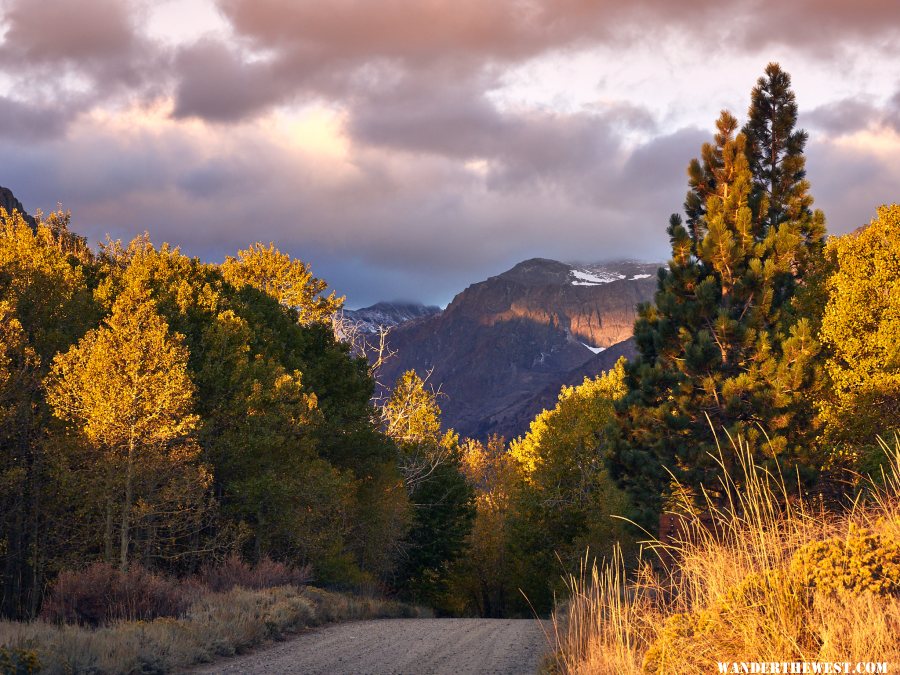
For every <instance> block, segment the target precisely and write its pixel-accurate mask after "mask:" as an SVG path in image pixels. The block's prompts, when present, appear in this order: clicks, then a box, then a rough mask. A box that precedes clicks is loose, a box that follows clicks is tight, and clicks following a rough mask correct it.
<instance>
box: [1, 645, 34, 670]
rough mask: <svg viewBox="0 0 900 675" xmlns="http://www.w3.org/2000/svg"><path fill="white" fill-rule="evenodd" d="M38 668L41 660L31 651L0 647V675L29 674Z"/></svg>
mask: <svg viewBox="0 0 900 675" xmlns="http://www.w3.org/2000/svg"><path fill="white" fill-rule="evenodd" d="M40 669H41V662H40V661H39V660H38V657H37V654H35V653H34V652H33V651H30V650H28V649H12V648H9V647H0V675H31V674H32V673H37V672H38V671H40Z"/></svg>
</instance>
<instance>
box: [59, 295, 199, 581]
mask: <svg viewBox="0 0 900 675" xmlns="http://www.w3.org/2000/svg"><path fill="white" fill-rule="evenodd" d="M187 362H188V350H187V348H186V347H185V345H184V340H183V338H182V336H181V335H178V334H171V333H170V332H169V329H168V325H167V324H166V322H165V320H164V319H163V318H162V317H161V316H160V315H159V314H158V313H157V311H156V308H155V305H154V303H153V301H152V300H151V299H150V297H149V294H148V292H147V291H146V289H144V288H142V287H141V286H132V287H130V288H128V289H127V290H126V291H125V292H123V293H122V294H121V295H120V296H119V297H118V299H117V300H116V302H115V304H114V305H113V310H112V314H111V315H110V317H109V318H108V319H107V320H106V322H105V324H104V325H103V326H101V327H100V328H97V329H94V330H92V331H89V332H88V333H87V334H86V335H85V336H84V337H83V338H82V339H81V340H80V341H79V342H78V343H77V344H75V345H74V346H72V347H71V348H70V349H69V350H68V351H67V352H65V353H61V354H59V355H57V357H56V358H55V359H54V361H53V367H52V369H51V372H50V375H49V376H48V383H47V402H48V403H49V404H50V405H51V406H52V407H53V409H54V413H55V414H56V415H57V416H58V417H60V418H61V419H63V420H66V421H67V422H69V423H70V424H71V425H72V426H73V427H74V428H75V429H77V430H78V431H79V432H81V433H82V434H83V435H84V437H85V438H86V439H87V441H88V442H89V443H90V444H91V445H92V446H93V447H94V448H95V449H96V450H97V451H98V452H99V457H98V461H97V464H96V474H95V480H96V481H100V482H104V481H105V482H106V483H107V489H108V494H109V495H110V497H109V500H110V501H109V503H110V506H109V511H108V513H109V516H108V524H107V534H106V540H107V543H106V547H107V557H110V556H111V551H112V548H111V546H112V544H111V536H112V533H111V526H112V510H113V506H112V504H113V503H114V502H115V501H116V500H117V497H114V496H113V495H122V497H121V503H119V504H116V506H115V510H116V512H117V513H118V515H119V524H118V529H119V539H120V553H119V560H120V565H121V566H122V567H123V568H124V567H126V566H127V564H128V559H129V555H130V548H131V544H132V539H131V533H132V530H133V529H134V528H135V526H136V523H135V522H134V521H135V519H138V520H140V519H142V518H144V519H146V520H147V521H148V522H153V518H154V516H155V515H156V514H157V513H160V512H165V513H167V516H168V517H167V523H166V527H167V528H169V529H171V528H173V527H174V526H175V523H178V522H179V517H178V516H179V515H182V516H184V518H182V520H183V519H185V518H186V519H187V520H188V521H190V520H192V519H193V518H194V517H195V516H196V515H197V512H199V511H201V510H202V506H203V502H204V493H205V491H206V489H207V488H208V487H209V485H210V483H211V476H210V474H209V472H208V471H207V470H206V468H205V467H203V466H200V465H199V463H198V458H199V454H200V448H199V446H198V445H197V444H196V442H195V441H194V440H193V438H192V437H191V434H192V432H193V431H194V430H195V428H196V427H197V424H198V417H197V416H196V415H193V414H192V413H191V407H192V397H193V392H194V387H193V384H192V383H191V380H190V378H189V376H188V372H187ZM161 504H166V507H162V506H161Z"/></svg>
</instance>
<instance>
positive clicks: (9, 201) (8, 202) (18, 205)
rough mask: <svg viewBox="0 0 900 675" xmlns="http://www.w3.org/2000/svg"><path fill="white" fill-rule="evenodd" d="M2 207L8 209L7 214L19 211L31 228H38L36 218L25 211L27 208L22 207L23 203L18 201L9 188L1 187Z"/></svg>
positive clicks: (0, 202)
mask: <svg viewBox="0 0 900 675" xmlns="http://www.w3.org/2000/svg"><path fill="white" fill-rule="evenodd" d="M0 207H2V208H4V209H6V212H7V213H12V212H13V211H18V212H19V213H21V214H22V217H23V218H24V219H25V221H26V222H27V223H28V224H29V225H31V227H37V225H36V223H35V221H34V218H32V217H31V216H30V215H29V214H28V212H27V211H25V207H24V206H22V202H20V201H19V200H18V199H16V196H15V195H14V194H13V193H12V190H10V189H9V188H5V187H3V186H2V185H0Z"/></svg>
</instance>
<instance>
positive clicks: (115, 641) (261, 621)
mask: <svg viewBox="0 0 900 675" xmlns="http://www.w3.org/2000/svg"><path fill="white" fill-rule="evenodd" d="M418 612H419V610H418V609H416V608H412V607H409V606H407V605H402V604H400V603H396V602H389V601H384V600H377V599H371V598H359V597H354V596H349V595H343V594H336V593H330V592H326V591H322V590H319V589H314V588H310V587H302V588H301V587H296V586H283V587H278V588H270V589H265V590H248V589H245V588H240V587H238V588H233V589H232V590H230V591H227V592H225V593H211V594H208V595H205V596H202V597H200V598H199V599H197V600H195V601H194V602H193V604H192V605H191V607H190V609H189V610H188V612H187V614H186V615H185V616H184V617H182V618H177V619H175V618H160V619H155V620H153V621H146V622H145V621H129V622H121V623H116V624H113V625H110V626H106V627H102V628H97V629H91V628H86V627H81V626H77V625H53V624H49V623H45V622H42V621H36V622H32V623H15V622H0V645H6V646H9V647H11V648H15V649H24V650H29V651H34V652H35V653H36V654H37V657H38V659H39V660H40V663H41V666H42V668H41V671H40V672H41V673H49V674H56V673H60V674H62V673H72V674H76V673H85V674H86V673H90V674H92V675H100V674H105V673H109V674H113V673H123V674H124V673H128V674H130V673H142V674H148V673H168V672H172V671H173V670H178V669H180V668H185V667H188V666H191V665H193V664H197V663H204V662H209V661H212V660H213V659H215V658H217V657H221V656H230V655H232V654H235V653H240V652H242V651H246V650H248V649H251V648H253V647H255V646H257V645H260V644H262V643H263V642H265V641H267V640H278V639H282V638H283V637H284V636H285V635H287V634H290V633H292V632H295V631H298V630H300V629H303V628H306V627H311V626H317V625H321V624H323V623H328V622H333V621H349V620H353V619H363V618H389V617H403V616H416V615H417V614H418Z"/></svg>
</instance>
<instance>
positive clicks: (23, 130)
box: [0, 96, 69, 142]
mask: <svg viewBox="0 0 900 675" xmlns="http://www.w3.org/2000/svg"><path fill="white" fill-rule="evenodd" d="M68 117H69V113H68V112H67V111H66V109H65V107H64V106H60V105H59V104H58V103H57V104H56V105H40V104H33V103H29V102H25V101H18V100H16V99H13V98H8V97H6V96H0V137H7V138H12V139H19V140H24V141H29V142H35V141H37V142H40V141H41V140H43V139H46V138H48V137H55V136H59V135H60V134H62V133H63V131H65V128H66V126H67V123H68Z"/></svg>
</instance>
